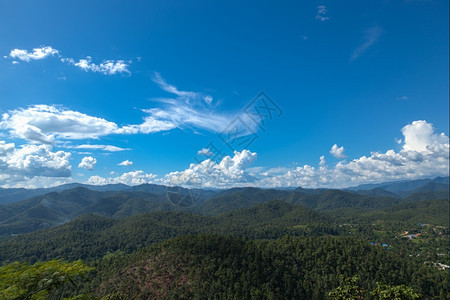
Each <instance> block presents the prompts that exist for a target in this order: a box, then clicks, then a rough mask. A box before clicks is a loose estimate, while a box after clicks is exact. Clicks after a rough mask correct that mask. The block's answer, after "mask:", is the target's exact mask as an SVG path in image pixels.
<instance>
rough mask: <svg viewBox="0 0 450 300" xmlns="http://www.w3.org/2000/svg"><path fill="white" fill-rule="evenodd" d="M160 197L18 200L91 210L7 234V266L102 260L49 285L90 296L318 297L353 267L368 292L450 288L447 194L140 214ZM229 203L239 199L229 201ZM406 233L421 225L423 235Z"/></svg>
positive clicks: (224, 195) (441, 292) (329, 194)
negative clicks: (69, 280) (81, 274)
mask: <svg viewBox="0 0 450 300" xmlns="http://www.w3.org/2000/svg"><path fill="white" fill-rule="evenodd" d="M164 197H165V195H156V194H151V193H146V192H137V191H135V192H123V191H120V192H95V191H90V190H87V189H84V188H76V189H72V190H68V191H63V192H60V193H51V194H48V195H45V196H44V197H35V198H32V199H29V200H27V201H25V202H23V203H22V205H24V203H29V204H30V205H34V206H33V208H36V207H43V206H44V204H47V205H50V204H52V206H53V207H55V209H56V208H59V210H60V211H61V212H65V215H64V216H70V212H72V213H74V214H75V213H77V214H78V213H80V214H82V213H86V214H82V215H80V216H78V217H75V218H74V219H73V220H71V221H68V222H67V223H65V224H63V225H59V226H56V227H53V228H49V229H43V230H38V231H35V232H32V233H28V234H19V235H15V236H12V237H9V239H8V240H6V241H3V242H1V243H0V265H5V264H8V263H12V262H14V261H20V262H30V263H34V262H37V261H49V260H52V259H65V260H69V261H75V260H79V259H82V260H84V261H85V262H86V263H88V264H89V266H90V267H94V268H95V271H92V272H91V273H89V274H88V278H87V281H84V280H81V281H80V280H79V279H78V280H77V282H75V284H76V286H73V285H68V286H65V287H64V288H60V289H56V290H52V292H51V297H54V298H55V299H61V298H63V297H68V296H74V295H78V294H80V293H82V294H84V295H85V296H84V297H85V298H84V299H93V300H94V299H100V298H101V297H106V298H105V299H149V298H158V299H162V298H183V297H184V298H209V297H210V296H211V295H215V296H217V297H221V298H227V299H228V298H233V297H234V298H239V299H254V298H256V299H265V298H272V299H286V298H296V299H323V298H325V297H326V296H327V295H328V294H329V293H330V292H331V291H332V290H333V289H336V288H337V286H338V285H340V284H342V283H341V281H340V276H344V278H349V277H352V276H354V275H357V276H358V278H359V283H358V286H359V287H358V288H360V290H361V293H364V295H365V297H366V296H367V297H370V294H369V291H372V290H374V289H375V288H377V287H378V285H377V283H383V284H387V285H388V286H392V289H398V288H399V287H400V285H405V286H407V287H408V288H411V289H412V290H413V291H414V292H415V293H420V294H422V295H425V296H431V297H434V298H436V299H448V297H449V296H450V291H449V288H448V275H449V270H448V269H447V270H445V269H444V270H441V269H439V268H440V267H439V266H440V265H439V264H442V265H444V266H445V265H448V264H450V262H449V255H448V253H447V252H446V247H448V236H449V232H448V222H449V215H448V206H449V205H448V204H449V202H448V200H445V199H444V200H425V201H420V202H412V203H409V201H410V200H407V199H403V200H402V199H401V198H392V197H382V198H380V197H368V196H362V195H358V194H355V193H353V192H344V191H339V190H322V191H316V192H314V193H311V192H308V193H303V192H299V191H279V190H260V189H234V190H230V191H221V192H219V194H218V195H217V197H213V198H211V199H209V200H207V201H203V202H200V203H199V204H198V206H195V208H196V209H198V211H202V212H208V209H207V208H208V207H210V208H211V210H212V209H213V208H215V207H216V206H214V205H213V204H214V203H216V204H217V209H216V210H214V211H213V213H209V214H203V215H201V214H198V211H197V212H195V209H194V208H191V209H190V211H189V210H187V209H185V208H182V209H181V210H182V211H174V210H175V209H180V208H177V207H176V206H174V205H173V204H172V205H171V206H167V207H165V208H164V207H163V208H162V209H160V210H158V211H153V212H148V213H145V214H136V215H133V214H134V213H137V212H138V210H139V209H142V208H143V207H147V206H148V205H155V206H160V205H163V203H165V205H170V204H169V202H170V201H169V200H168V199H167V198H164ZM273 198H280V199H278V200H273ZM378 199H381V201H380V202H379V203H375V204H374V202H373V201H375V200H378ZM383 199H384V200H383ZM393 199H394V200H393ZM216 201H217V202H216ZM402 201H406V202H402ZM397 202H398V203H400V204H398V205H392V204H393V203H397ZM255 203H259V204H257V205H254V204H255ZM298 203H302V204H307V205H308V206H309V208H308V207H306V206H305V205H302V204H298ZM19 204H20V203H15V205H19ZM240 204H243V205H240ZM234 205H238V206H239V207H240V208H238V209H234V210H231V209H230V208H231V207H233V206H234ZM246 206H248V207H246ZM8 207H9V206H8ZM242 207H245V208H242ZM352 207H353V208H352ZM19 208H20V206H19V207H16V209H19ZM47 208H48V207H47ZM125 208H126V209H125ZM132 208H136V210H133V209H132ZM137 208H139V209H137ZM313 208H314V209H313ZM10 209H12V208H10ZM170 209H172V211H170ZM31 211H33V210H31ZM221 211H224V212H222V213H219V212H221ZM93 212H95V213H93ZM27 214H28V215H30V212H29V211H28V212H27ZM126 215H130V216H128V217H125V216H126ZM58 216H59V215H58ZM47 217H51V215H49V214H48V215H47ZM418 224H419V225H418ZM405 231H407V232H409V233H410V234H413V235H415V234H419V235H417V236H418V238H417V240H412V239H411V238H410V237H409V236H404V235H405ZM8 266H10V265H7V266H6V267H8ZM436 266H438V267H439V268H438V267H436ZM6 270H10V269H8V268H6ZM0 272H2V271H1V270H0ZM5 276H7V275H5ZM5 278H8V277H5ZM355 278H356V277H355ZM0 292H1V291H0ZM108 297H109V298H108ZM111 297H113V298H111ZM114 297H116V298H114Z"/></svg>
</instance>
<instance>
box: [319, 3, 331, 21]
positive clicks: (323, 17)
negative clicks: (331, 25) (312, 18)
mask: <svg viewBox="0 0 450 300" xmlns="http://www.w3.org/2000/svg"><path fill="white" fill-rule="evenodd" d="M327 13H328V9H327V7H326V6H325V5H319V6H317V15H316V20H319V21H322V22H324V21H327V20H329V19H330V18H329V17H328V16H327Z"/></svg>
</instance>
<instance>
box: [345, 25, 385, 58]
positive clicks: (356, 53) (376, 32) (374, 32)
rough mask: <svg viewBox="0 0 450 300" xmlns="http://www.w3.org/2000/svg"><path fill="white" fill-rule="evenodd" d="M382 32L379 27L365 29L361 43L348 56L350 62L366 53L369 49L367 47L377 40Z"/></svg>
mask: <svg viewBox="0 0 450 300" xmlns="http://www.w3.org/2000/svg"><path fill="white" fill-rule="evenodd" d="M382 32H383V29H382V28H381V27H379V26H374V27H371V28H369V29H367V30H366V31H365V32H364V38H363V43H362V44H361V45H359V46H358V47H357V48H356V49H355V50H353V52H352V54H351V56H350V61H354V60H356V59H358V58H359V57H360V56H361V55H362V54H363V53H364V52H366V51H367V49H369V47H370V46H372V45H373V44H374V43H375V42H376V41H377V40H378V38H379V37H380V35H381V33H382Z"/></svg>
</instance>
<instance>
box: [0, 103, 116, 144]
mask: <svg viewBox="0 0 450 300" xmlns="http://www.w3.org/2000/svg"><path fill="white" fill-rule="evenodd" d="M0 129H7V130H9V132H10V134H11V135H12V136H13V137H17V138H23V139H26V140H29V141H34V142H40V143H47V144H48V143H52V142H53V141H54V138H55V137H59V138H63V139H87V138H90V139H97V138H99V137H101V136H104V135H108V134H114V133H118V132H119V127H118V126H117V124H115V123H113V122H109V121H107V120H105V119H102V118H97V117H92V116H89V115H86V114H83V113H80V112H77V111H73V110H68V109H64V108H58V107H55V106H49V105H34V106H31V107H28V108H26V109H24V108H19V109H16V110H10V111H8V112H7V113H4V114H3V116H2V121H1V122H0Z"/></svg>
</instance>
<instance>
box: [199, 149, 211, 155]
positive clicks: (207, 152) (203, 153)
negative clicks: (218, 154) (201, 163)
mask: <svg viewBox="0 0 450 300" xmlns="http://www.w3.org/2000/svg"><path fill="white" fill-rule="evenodd" d="M213 154H214V153H212V152H211V150H210V149H208V148H203V149H201V150H198V151H197V155H205V156H211V155H213Z"/></svg>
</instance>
